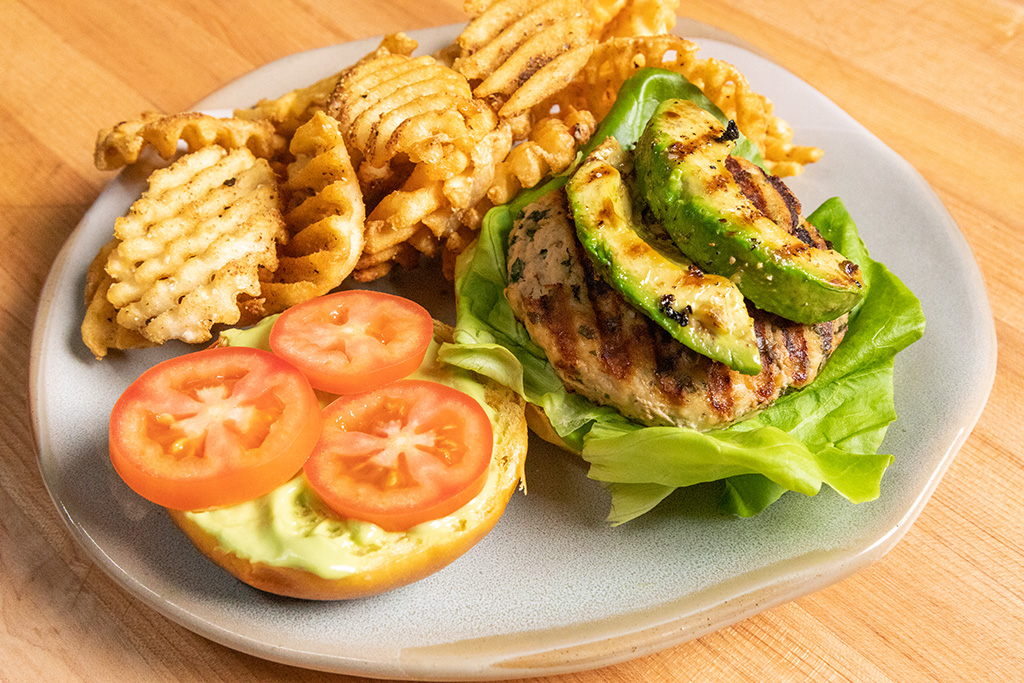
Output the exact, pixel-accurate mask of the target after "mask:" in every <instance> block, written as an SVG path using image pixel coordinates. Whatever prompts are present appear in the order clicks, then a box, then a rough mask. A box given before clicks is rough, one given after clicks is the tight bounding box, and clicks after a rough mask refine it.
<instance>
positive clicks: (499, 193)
mask: <svg viewBox="0 0 1024 683" xmlns="http://www.w3.org/2000/svg"><path fill="white" fill-rule="evenodd" d="M595 128H597V121H596V120H595V119H594V115H593V114H591V113H590V112H589V111H586V110H584V111H576V110H572V111H571V112H569V113H568V114H567V115H566V116H565V118H564V119H562V118H559V117H556V116H548V117H545V118H543V119H541V120H539V121H538V122H537V123H536V124H534V126H533V129H532V130H531V131H530V136H529V138H528V139H527V140H525V141H524V142H523V143H522V144H520V145H517V146H516V147H515V148H514V149H513V150H512V151H511V152H510V153H509V154H508V156H507V157H505V159H504V160H503V161H502V162H501V163H500V164H499V165H498V168H497V169H496V171H495V175H494V180H493V182H492V183H491V187H490V188H489V189H488V190H487V198H488V199H489V200H490V201H491V202H492V203H493V204H495V205H497V204H504V203H505V202H507V201H509V200H510V199H512V197H514V196H515V195H516V193H518V192H519V191H520V190H522V189H524V188H528V187H533V186H534V185H536V184H537V183H539V182H540V181H541V180H543V179H544V178H545V177H546V176H547V175H548V174H549V173H561V172H562V171H564V170H565V169H566V168H568V167H569V164H571V163H572V162H573V161H574V160H575V159H576V151H577V149H579V147H580V145H582V144H584V143H585V142H586V141H587V140H589V139H590V136H591V135H592V134H593V133H594V129H595Z"/></svg>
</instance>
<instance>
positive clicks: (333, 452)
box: [304, 380, 494, 531]
mask: <svg viewBox="0 0 1024 683" xmlns="http://www.w3.org/2000/svg"><path fill="white" fill-rule="evenodd" d="M493 448H494V438H493V432H492V431H491V422H490V420H489V419H488V417H487V413H485V412H484V409H483V408H482V407H481V405H480V404H479V403H477V402H476V401H475V400H474V399H473V398H472V397H471V396H469V395H467V394H464V393H462V392H461V391H457V390H455V389H452V388H451V387H448V386H445V385H443V384H437V383H434V382H424V381H420V380H399V381H397V382H392V383H391V384H388V385H386V386H383V387H379V388H377V389H375V390H373V391H368V392H366V393H362V394H356V395H353V396H342V397H341V398H339V399H337V400H336V401H334V403H332V404H330V405H329V406H327V407H326V408H325V409H324V429H323V432H322V433H321V435H320V441H319V443H317V446H316V448H315V449H314V451H313V454H312V455H311V456H309V460H307V461H306V465H305V468H304V469H305V471H306V477H307V478H308V479H309V483H310V485H311V486H312V487H313V489H314V490H316V492H317V493H319V494H320V496H321V497H322V498H323V499H324V501H325V502H326V503H327V505H328V506H330V507H331V509H333V510H334V511H335V512H337V513H338V514H339V515H341V516H343V517H347V518H350V519H359V520H364V521H368V522H372V523H374V524H376V525H378V526H380V527H382V528H384V529H386V530H388V531H405V530H407V529H409V528H411V527H413V526H415V525H417V524H419V523H421V522H426V521H428V520H431V519H439V518H441V517H444V516H445V515H448V514H450V513H452V512H454V511H455V510H458V509H459V508H460V507H462V506H463V505H465V504H466V503H468V502H469V501H470V500H472V499H473V497H474V496H476V494H478V493H479V492H480V491H481V490H482V489H483V486H484V483H485V482H486V480H487V468H488V464H489V463H490V461H491V451H492V450H493Z"/></svg>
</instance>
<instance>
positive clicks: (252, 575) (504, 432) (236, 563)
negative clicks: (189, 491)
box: [167, 323, 528, 600]
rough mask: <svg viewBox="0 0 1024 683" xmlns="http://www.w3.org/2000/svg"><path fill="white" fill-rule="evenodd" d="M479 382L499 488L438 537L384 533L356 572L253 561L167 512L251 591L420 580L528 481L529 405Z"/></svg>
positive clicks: (181, 515) (373, 587) (468, 543)
mask: <svg viewBox="0 0 1024 683" xmlns="http://www.w3.org/2000/svg"><path fill="white" fill-rule="evenodd" d="M434 332H435V338H436V339H439V340H442V341H450V340H451V328H449V327H447V326H445V325H443V324H441V323H435V330H434ZM434 362H435V363H436V362H437V361H436V359H435V361H434ZM479 380H480V382H481V384H483V385H484V387H485V400H486V402H487V404H488V405H489V406H491V408H493V409H494V418H493V429H494V435H495V450H494V454H493V456H492V459H491V472H490V474H489V475H488V476H489V477H490V478H491V479H492V480H493V481H494V485H491V484H488V485H487V486H486V487H485V488H484V491H483V492H481V494H480V496H485V499H480V496H478V497H477V499H475V500H474V501H472V502H471V503H469V504H467V505H466V506H465V507H464V508H462V509H460V510H458V511H456V512H455V513H453V514H452V515H451V517H452V518H454V520H453V521H452V523H451V524H446V525H445V531H444V532H442V533H440V534H434V535H425V534H388V535H386V537H385V542H384V543H382V544H381V545H380V546H377V545H376V544H374V545H372V546H369V547H367V548H366V549H365V551H364V552H363V553H362V554H361V555H360V556H359V557H358V562H355V563H354V564H355V565H356V568H355V571H353V572H352V573H351V574H348V575H346V576H343V577H340V578H324V577H322V576H319V575H318V574H315V573H313V572H312V571H309V570H307V569H304V568H301V567H296V566H277V565H272V564H268V563H265V562H260V561H253V560H250V559H249V558H247V557H245V556H244V554H243V553H242V552H241V551H238V550H234V551H232V550H228V549H225V548H224V547H222V546H221V544H220V543H219V541H218V539H217V537H216V536H214V535H213V534H211V533H209V532H208V531H207V530H206V529H204V528H203V526H201V525H200V524H199V523H197V521H196V520H195V518H194V517H193V516H192V515H191V514H190V513H187V512H181V511H176V510H170V509H169V510H168V511H167V512H168V514H169V515H170V516H171V519H173V520H174V522H175V523H176V524H177V525H178V526H179V527H180V528H181V529H182V531H184V532H185V533H186V534H187V535H188V537H189V538H190V539H191V540H192V542H193V543H194V544H195V546H196V547H197V548H198V549H199V550H200V551H201V552H203V553H204V554H205V555H206V556H207V557H209V558H210V559H211V560H213V561H214V562H215V563H217V564H218V565H220V566H221V567H223V568H224V569H226V570H227V571H228V572H230V573H231V574H233V575H234V576H236V577H238V578H239V579H241V580H242V581H244V582H245V583H247V584H249V585H250V586H254V587H255V588H259V589H260V590H264V591H267V592H270V593H276V594H278V595H285V596H289V597H295V598H305V599H309V600H342V599H349V598H360V597H365V596H369V595H375V594H377V593H383V592H385V591H389V590H392V589H394V588H398V587H399V586H404V585H406V584H409V583H412V582H414V581H418V580H419V579H422V578H424V577H426V576H429V575H430V574H433V573H434V572H436V571H438V570H440V569H441V568H443V567H445V566H446V565H448V564H450V563H451V562H453V561H454V560H455V559H457V558H458V557H459V556H461V555H462V554H464V553H465V552H466V551H467V550H469V549H470V548H471V547H473V546H474V545H475V544H476V543H477V542H478V541H479V540H480V539H482V538H483V537H484V536H485V535H486V534H487V533H488V532H489V531H490V530H491V529H492V528H493V527H494V525H495V524H496V523H497V521H498V519H499V518H500V517H501V515H502V513H503V512H504V511H505V506H506V505H507V504H508V501H509V499H510V498H511V497H512V494H513V493H514V492H515V490H516V488H517V486H518V485H519V483H520V481H521V480H522V477H523V466H524V462H525V460H526V445H527V440H528V432H527V424H526V419H525V416H524V403H523V401H522V399H521V398H520V397H519V396H518V394H516V393H515V392H513V391H511V390H509V389H507V388H505V387H503V386H501V385H499V384H496V383H494V382H491V381H490V380H486V379H484V378H479ZM428 536H429V537H428ZM338 542H339V543H342V542H345V541H343V540H339V541H338ZM348 542H349V543H351V541H350V540H349V541H348Z"/></svg>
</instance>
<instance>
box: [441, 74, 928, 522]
mask: <svg viewBox="0 0 1024 683" xmlns="http://www.w3.org/2000/svg"><path fill="white" fill-rule="evenodd" d="M667 98H686V99H691V100H693V101H696V102H697V103H698V104H700V105H701V106H702V107H704V108H705V109H707V110H708V111H710V112H712V113H713V114H715V115H716V116H718V117H719V118H720V119H722V120H723V121H724V117H723V116H722V114H721V112H720V111H718V110H717V109H716V108H715V107H714V106H713V105H712V104H711V103H710V102H709V101H708V100H707V99H706V98H705V97H704V96H703V94H702V93H701V92H700V91H699V90H698V89H697V88H696V87H695V86H693V85H692V84H690V83H689V82H687V81H685V79H683V78H682V77H681V76H679V75H677V74H675V73H672V72H669V71H664V70H660V69H642V70H641V71H639V72H638V73H637V74H636V75H635V76H633V77H632V78H631V79H630V80H629V81H627V82H626V83H625V84H624V85H623V87H622V89H621V90H620V92H619V96H618V99H617V100H616V104H615V106H614V107H613V109H612V111H611V112H609V114H608V116H607V117H606V118H605V119H604V121H602V123H601V126H600V127H599V128H598V131H597V132H596V133H595V135H594V136H593V138H592V140H591V142H590V144H589V145H588V149H585V150H583V153H582V154H581V158H582V156H583V155H584V154H585V153H586V152H587V151H589V148H591V147H593V146H596V145H597V144H599V143H600V142H601V141H602V140H604V139H605V138H607V136H608V135H613V136H614V137H616V138H617V139H618V140H619V142H620V143H621V144H622V145H623V146H624V147H626V148H631V147H632V146H633V145H635V143H636V140H637V139H638V138H639V136H640V133H641V131H642V130H643V127H644V125H645V124H646V122H647V120H648V119H649V118H650V116H651V114H652V113H653V111H654V108H655V107H656V106H657V104H658V102H660V101H662V100H664V99H667ZM735 153H737V154H738V155H741V156H745V157H747V158H749V159H752V160H753V161H755V162H756V163H760V162H761V161H762V160H761V159H760V157H759V156H758V155H757V152H756V148H755V147H754V146H753V145H752V144H751V143H750V142H749V141H747V140H745V139H741V140H740V141H739V142H738V145H737V150H736V152H735ZM570 172H571V169H570V171H567V172H566V173H565V174H563V175H562V176H561V177H555V178H552V179H551V180H549V181H548V182H546V183H545V184H544V185H542V186H540V187H537V188H533V189H531V190H527V191H525V192H523V193H521V194H520V195H519V196H518V197H516V198H515V199H514V200H513V201H512V202H511V203H509V204H507V205H504V206H499V207H495V208H493V209H492V210H491V211H490V212H489V213H488V214H487V216H486V218H485V220H484V222H483V226H482V228H481V232H480V238H479V240H478V241H477V242H476V244H475V245H474V246H473V247H472V248H471V249H469V250H467V251H466V252H465V253H463V254H462V256H461V257H460V259H459V263H458V268H457V272H456V301H457V322H456V327H455V337H454V343H452V344H448V345H445V346H444V347H443V348H442V349H441V351H440V357H441V358H442V359H443V360H444V361H445V362H448V363H451V364H454V365H457V366H459V367H463V368H466V369H470V370H473V371H475V372H478V373H481V374H483V375H486V376H488V377H491V378H493V379H495V380H496V381H498V382H501V383H502V384H505V385H506V386H509V387H511V388H513V389H514V390H516V391H517V392H519V393H520V394H521V395H522V396H523V397H524V398H525V399H526V400H528V401H530V402H531V403H533V404H535V405H537V406H540V407H541V408H543V409H544V412H545V414H546V415H547V417H548V419H549V420H550V422H551V424H552V427H553V428H554V429H555V431H556V432H557V433H558V434H559V436H560V437H561V438H562V439H563V440H564V441H565V442H566V444H567V445H568V446H569V447H570V448H572V449H574V450H576V451H577V452H579V453H580V454H581V456H582V457H583V458H584V459H585V460H586V461H587V462H589V463H590V469H589V472H588V475H589V476H590V477H591V478H593V479H595V480H597V481H600V482H602V483H603V484H604V485H606V487H607V488H608V490H609V491H610V492H611V496H612V505H611V511H610V513H609V516H608V519H609V521H611V522H612V523H613V524H620V523H623V522H626V521H628V520H630V519H634V518H636V517H638V516H639V515H642V514H644V513H645V512H647V511H649V510H650V509H652V508H653V507H654V506H655V505H657V504H658V503H659V502H661V501H662V500H663V499H664V498H665V497H666V496H668V495H669V494H670V493H671V492H672V491H674V490H675V489H676V488H679V487H686V486H691V485H694V484H699V483H705V482H712V481H718V482H722V487H723V496H722V504H723V509H724V510H726V511H727V512H730V513H733V514H736V515H740V516H750V515H754V514H757V513H758V512H760V511H762V510H763V509H765V508H766V507H767V506H769V505H771V504H772V503H773V502H775V501H776V500H777V499H778V498H779V497H780V496H781V495H782V494H783V493H785V492H786V491H794V492H798V493H801V494H804V495H814V494H816V493H817V492H818V491H819V490H820V489H821V486H822V485H823V484H827V485H828V486H829V487H831V488H833V489H835V490H836V491H837V492H839V493H840V494H841V495H843V496H844V497H846V498H847V499H849V500H850V501H852V502H854V503H859V502H864V501H868V500H872V499H874V498H876V497H877V496H878V495H879V490H880V482H881V479H882V475H883V473H884V471H885V469H886V468H887V467H888V466H889V464H890V463H891V462H892V457H891V456H890V455H880V454H878V453H877V451H878V449H879V447H880V445H881V443H882V439H883V438H884V436H885V431H886V429H887V427H888V425H889V424H890V423H891V422H892V421H893V420H895V418H896V412H895V406H894V402H893V382H892V380H893V359H894V357H895V355H896V353H897V352H898V351H900V350H901V349H903V348H905V347H906V346H908V345H909V344H911V343H913V342H914V341H916V340H917V339H919V338H920V337H921V335H922V333H923V331H924V316H923V313H922V311H921V306H920V303H919V302H918V300H917V298H916V297H915V296H914V295H913V294H912V293H911V292H910V291H909V289H907V287H906V286H905V285H903V283H902V282H900V280H899V279H898V278H897V277H896V276H895V275H893V274H892V273H891V272H889V270H888V269H886V268H885V266H884V265H882V264H880V263H878V262H876V261H874V260H872V259H871V258H870V256H869V255H868V252H867V249H866V248H865V246H864V244H863V242H861V240H860V238H859V236H858V234H857V228H856V225H855V224H854V222H853V220H852V218H851V217H850V215H849V213H848V212H847V211H846V209H845V207H844V206H843V204H842V202H841V201H840V200H839V199H831V200H829V201H827V202H825V203H824V204H823V205H822V206H821V207H820V208H819V209H817V210H816V211H815V212H814V213H812V214H811V215H810V216H809V217H808V220H809V221H810V222H811V223H812V224H814V225H815V226H816V227H817V228H818V229H819V230H820V231H821V233H822V235H824V236H825V238H826V239H828V240H830V241H831V242H832V243H833V244H835V246H836V248H837V249H838V250H839V251H840V252H841V253H843V254H844V255H845V256H846V257H847V258H850V259H851V260H854V261H856V262H857V263H858V264H860V266H861V267H862V269H863V270H864V275H865V281H866V283H867V288H868V292H867V295H866V296H865V298H864V299H863V301H861V303H860V304H859V305H858V307H857V308H856V309H855V310H854V311H853V312H852V313H851V316H850V325H849V330H848V332H847V334H846V338H845V340H844V341H843V343H842V344H841V345H840V346H839V348H838V349H837V350H836V352H835V354H834V355H833V356H832V358H831V359H830V360H829V362H828V364H827V365H826V367H825V369H824V371H823V372H822V374H821V375H820V376H819V377H818V379H817V380H816V381H815V382H814V383H813V384H812V385H810V386H809V387H807V388H805V389H803V390H801V391H797V392H792V393H790V394H787V395H785V396H783V397H782V398H781V399H779V400H778V401H777V402H776V403H775V404H774V405H773V406H771V407H770V408H768V409H767V410H765V411H763V412H761V413H760V414H758V415H757V416H756V417H753V418H750V419H748V420H745V421H742V422H739V423H737V424H735V425H733V426H731V427H729V428H726V429H722V430H716V431H712V432H697V431H695V430H692V429H679V428H669V427H643V426H640V425H637V424H635V423H633V422H630V421H629V420H627V419H625V418H624V417H622V416H621V415H620V414H619V413H618V412H617V411H615V410H614V409H612V408H608V407H605V406H598V405H595V404H594V403H592V402H591V401H589V400H587V399H585V398H583V397H581V396H579V395H578V394H572V393H569V392H568V391H566V389H565V387H564V386H563V385H562V383H561V381H560V380H559V379H558V377H557V376H556V375H555V372H554V369H553V368H552V366H551V365H550V364H549V363H548V361H547V358H546V356H545V354H544V352H543V350H542V349H540V348H539V347H538V346H537V345H536V344H535V343H534V342H533V341H532V340H530V338H529V335H528V334H527V333H526V330H525V328H524V327H523V326H522V325H521V324H520V323H519V322H518V321H517V320H516V319H515V316H514V315H513V313H512V310H511V308H510V307H509V306H508V303H507V301H506V300H505V296H504V289H505V286H506V284H507V276H506V272H507V271H506V251H507V246H506V245H507V241H508V235H509V232H510V230H511V229H512V223H513V219H514V217H515V216H517V215H518V214H519V213H520V212H521V211H522V208H523V207H524V206H526V205H527V204H529V203H530V202H532V201H534V200H535V199H536V198H537V197H539V196H541V195H542V194H544V193H546V192H549V191H552V190H554V189H557V188H559V187H561V186H563V185H564V183H565V181H566V177H567V176H568V175H569V173H570Z"/></svg>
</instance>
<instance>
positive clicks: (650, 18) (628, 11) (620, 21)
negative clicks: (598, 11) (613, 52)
mask: <svg viewBox="0 0 1024 683" xmlns="http://www.w3.org/2000/svg"><path fill="white" fill-rule="evenodd" d="M616 4H617V5H619V9H618V11H616V12H615V13H614V14H613V16H611V17H610V19H609V20H608V21H607V22H606V23H605V24H604V25H603V26H602V28H601V40H602V41H605V40H608V39H610V38H625V37H632V36H657V35H663V34H667V33H670V32H671V31H672V27H674V26H675V25H676V10H677V9H679V0H627V1H626V2H624V3H616ZM591 13H592V14H593V10H591Z"/></svg>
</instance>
